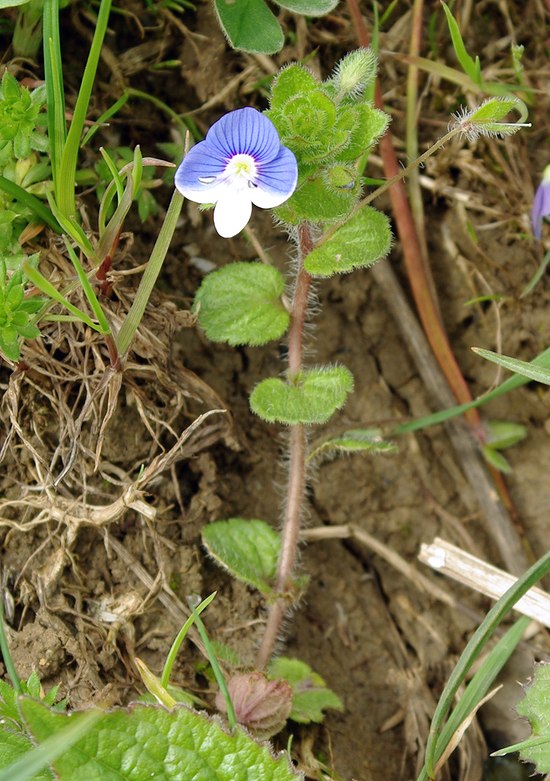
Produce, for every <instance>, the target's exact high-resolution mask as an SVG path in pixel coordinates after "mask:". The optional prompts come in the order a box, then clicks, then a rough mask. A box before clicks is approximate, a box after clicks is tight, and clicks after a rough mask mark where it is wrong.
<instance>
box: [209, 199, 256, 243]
mask: <svg viewBox="0 0 550 781" xmlns="http://www.w3.org/2000/svg"><path fill="white" fill-rule="evenodd" d="M251 214H252V203H251V201H250V193H249V191H248V190H237V191H235V190H231V191H230V192H227V191H226V193H225V194H224V195H223V197H222V198H220V200H219V201H218V202H217V204H216V208H215V209H214V226H215V228H216V230H217V231H218V233H219V234H220V236H223V238H224V239H230V238H231V237H232V236H236V235H237V233H240V231H242V229H243V228H244V227H245V225H246V223H247V222H248V220H249V219H250V215H251Z"/></svg>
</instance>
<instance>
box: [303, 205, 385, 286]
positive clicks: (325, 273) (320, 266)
mask: <svg viewBox="0 0 550 781" xmlns="http://www.w3.org/2000/svg"><path fill="white" fill-rule="evenodd" d="M390 246H391V232H390V223H389V220H388V218H387V217H386V215H385V214H382V212H379V211H377V210H376V209H373V208H371V207H370V206H364V207H363V208H362V209H361V210H360V211H358V212H357V213H356V214H354V215H353V217H351V218H350V219H349V220H348V221H347V222H346V223H345V225H343V226H342V227H341V228H338V230H337V231H336V232H335V233H334V235H333V236H331V237H330V239H328V240H327V241H325V242H323V244H321V245H320V246H319V247H317V248H316V249H314V250H313V252H310V253H309V255H308V256H307V257H306V259H305V261H304V267H305V269H306V271H307V272H308V273H309V274H311V275H312V276H314V277H331V276H332V275H333V274H346V273H347V272H349V271H353V269H355V268H363V267H365V266H371V265H372V264H373V263H375V262H376V261H377V260H379V259H380V258H382V257H384V255H386V254H387V253H388V252H389V249H390Z"/></svg>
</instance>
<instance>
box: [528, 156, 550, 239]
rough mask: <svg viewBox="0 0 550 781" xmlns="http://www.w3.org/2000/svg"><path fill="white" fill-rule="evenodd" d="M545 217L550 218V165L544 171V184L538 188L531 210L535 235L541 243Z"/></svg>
mask: <svg viewBox="0 0 550 781" xmlns="http://www.w3.org/2000/svg"><path fill="white" fill-rule="evenodd" d="M544 217H550V165H547V166H546V168H545V169H544V171H543V174H542V182H541V183H540V184H539V186H538V188H537V192H536V193H535V199H534V201H533V208H532V209H531V223H532V225H533V233H534V234H535V238H536V239H538V240H539V241H540V239H541V236H542V221H543V219H544Z"/></svg>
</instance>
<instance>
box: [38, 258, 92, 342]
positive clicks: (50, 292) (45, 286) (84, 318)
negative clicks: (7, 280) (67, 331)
mask: <svg viewBox="0 0 550 781" xmlns="http://www.w3.org/2000/svg"><path fill="white" fill-rule="evenodd" d="M23 270H24V272H25V274H26V276H27V277H28V279H29V280H30V281H31V282H32V283H33V285H36V287H37V288H38V289H39V290H41V291H42V292H43V293H45V294H46V295H47V296H48V298H53V300H54V301H57V302H58V303H59V304H62V306H64V307H65V309H68V310H69V312H71V313H72V314H73V315H74V316H75V317H77V318H78V320H80V321H81V322H83V323H85V324H86V325H87V326H88V327H89V328H93V329H94V331H99V333H102V330H101V326H100V325H98V324H97V323H94V321H93V320H92V319H91V318H90V317H89V316H88V315H87V314H86V313H85V312H83V311H82V310H81V309H78V307H76V306H74V305H73V304H71V302H70V301H69V300H68V299H67V298H65V296H64V295H62V294H61V293H60V292H59V290H57V288H55V287H54V286H53V285H52V283H51V282H50V281H49V280H48V279H46V277H45V276H44V275H43V274H41V273H40V271H38V269H35V268H33V267H32V266H31V265H30V264H29V263H28V262H27V261H24V262H23Z"/></svg>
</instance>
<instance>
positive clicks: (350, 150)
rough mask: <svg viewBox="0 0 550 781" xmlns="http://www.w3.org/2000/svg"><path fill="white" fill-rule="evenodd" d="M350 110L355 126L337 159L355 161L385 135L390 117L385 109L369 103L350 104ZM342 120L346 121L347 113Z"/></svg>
mask: <svg viewBox="0 0 550 781" xmlns="http://www.w3.org/2000/svg"><path fill="white" fill-rule="evenodd" d="M348 111H349V112H350V114H351V115H352V116H353V119H354V122H353V127H352V129H351V133H350V139H349V143H348V144H347V145H346V146H345V147H344V149H343V150H342V152H340V153H339V154H338V155H337V159H338V160H346V161H355V160H357V158H358V157H359V156H360V155H362V154H363V153H364V152H366V151H367V149H370V147H372V146H373V145H374V144H375V143H376V142H377V141H378V139H379V138H380V137H381V136H383V135H384V133H385V132H386V129H387V127H388V125H389V122H390V117H389V116H388V114H386V113H385V112H384V111H381V110H380V109H378V108H374V106H371V105H370V104H369V103H360V104H358V105H355V106H350V108H349V109H348ZM341 121H342V122H343V121H345V114H343V116H342V120H341Z"/></svg>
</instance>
